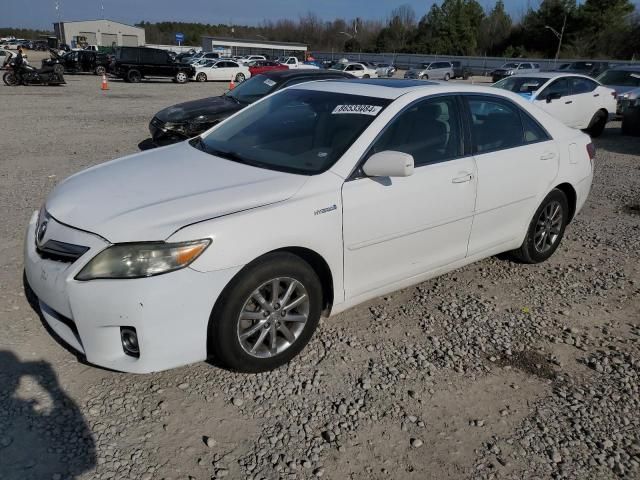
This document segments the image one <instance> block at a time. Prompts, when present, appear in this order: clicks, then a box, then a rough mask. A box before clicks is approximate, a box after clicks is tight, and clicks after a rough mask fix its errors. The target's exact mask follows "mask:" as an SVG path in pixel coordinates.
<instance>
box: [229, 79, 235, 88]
mask: <svg viewBox="0 0 640 480" xmlns="http://www.w3.org/2000/svg"><path fill="white" fill-rule="evenodd" d="M234 88H236V84H235V82H234V81H233V77H231V81H230V82H229V90H233V89H234Z"/></svg>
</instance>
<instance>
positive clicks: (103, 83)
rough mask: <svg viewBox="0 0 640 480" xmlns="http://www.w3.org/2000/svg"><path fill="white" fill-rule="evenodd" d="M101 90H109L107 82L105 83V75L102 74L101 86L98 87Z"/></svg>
mask: <svg viewBox="0 0 640 480" xmlns="http://www.w3.org/2000/svg"><path fill="white" fill-rule="evenodd" d="M100 89H101V90H109V84H108V83H107V75H106V74H103V75H102V86H101V87H100Z"/></svg>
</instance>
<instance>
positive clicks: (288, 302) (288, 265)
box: [209, 252, 322, 372]
mask: <svg viewBox="0 0 640 480" xmlns="http://www.w3.org/2000/svg"><path fill="white" fill-rule="evenodd" d="M321 310H322V286H321V284H320V280H319V279H318V276H317V275H316V273H315V272H314V270H313V269H312V268H311V266H310V265H309V264H308V263H307V262H305V261H304V260H302V259H301V258H300V257H298V256H296V255H293V254H290V253H286V252H279V253H272V254H268V255H265V256H264V257H262V258H261V259H259V260H257V261H256V262H254V263H252V264H250V265H249V266H248V267H246V268H245V269H244V270H243V271H242V272H241V273H240V274H239V275H238V276H237V277H236V278H234V279H233V280H232V281H231V282H230V283H229V285H228V286H227V288H225V290H224V292H223V293H222V294H221V295H220V297H219V298H218V301H217V303H216V306H215V307H214V310H213V312H212V314H211V320H210V322H209V351H210V352H211V353H212V354H213V355H214V356H215V357H216V358H217V359H218V360H219V361H221V362H222V363H223V364H224V365H225V366H227V367H229V368H231V369H233V370H237V371H242V372H262V371H266V370H272V369H274V368H277V367H279V366H281V365H284V364H285V363H287V362H288V361H289V360H291V359H292V358H293V357H294V356H296V355H297V354H298V353H299V352H300V351H301V350H302V349H303V348H304V346H305V345H306V344H307V343H308V342H309V340H310V339H311V336H312V335H313V332H314V331H315V329H316V326H317V325H318V321H319V319H320V314H321Z"/></svg>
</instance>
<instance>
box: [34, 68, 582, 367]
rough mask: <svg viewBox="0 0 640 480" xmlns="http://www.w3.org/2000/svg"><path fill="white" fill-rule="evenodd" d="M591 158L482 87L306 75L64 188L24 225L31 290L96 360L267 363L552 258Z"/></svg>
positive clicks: (578, 204)
mask: <svg viewBox="0 0 640 480" xmlns="http://www.w3.org/2000/svg"><path fill="white" fill-rule="evenodd" d="M593 155H594V149H593V145H592V144H591V143H590V138H589V137H588V136H587V135H585V134H583V133H582V132H580V131H578V130H574V129H571V128H568V127H566V126H565V125H563V124H562V123H561V122H559V121H557V120H555V119H554V118H552V117H550V116H549V115H547V114H546V113H545V112H543V111H542V110H540V109H538V108H535V107H533V106H532V105H531V103H530V102H528V101H526V100H525V99H523V98H521V97H519V96H517V95H515V94H513V93H511V92H507V91H503V90H499V89H495V88H491V87H479V86H474V85H463V84H455V85H449V84H437V83H433V82H425V81H414V80H408V81H407V80H404V81H403V80H396V81H394V80H380V82H379V83H376V84H372V83H371V82H368V81H359V80H352V81H321V82H308V83H302V84H298V85H294V86H292V87H290V88H287V89H284V90H281V91H279V92H276V93H274V94H273V95H269V96H266V97H264V98H263V99H261V100H259V101H257V102H255V103H254V104H252V105H251V106H249V107H247V108H245V109H243V110H241V111H239V112H238V113H236V114H235V115H234V116H232V117H230V118H228V119H227V120H225V121H223V122H221V123H219V124H218V125H216V126H214V127H212V128H211V129H210V130H208V131H207V132H206V133H204V134H202V136H200V137H196V138H194V139H192V140H189V141H185V142H181V143H178V144H175V145H172V146H169V147H165V148H161V149H158V150H149V151H146V152H142V153H137V154H134V155H131V156H129V157H125V158H122V159H119V160H115V161H112V162H107V163H104V164H101V165H97V166H94V167H92V168H90V169H88V170H85V171H83V172H80V173H77V174H76V175H74V176H72V177H70V178H68V179H67V180H65V181H63V182H62V183H60V184H59V185H58V186H57V187H56V188H55V189H54V191H53V192H52V193H51V194H50V195H49V196H48V198H47V199H46V202H45V203H44V205H43V206H42V209H41V210H40V211H39V212H34V214H33V216H32V218H31V220H30V222H29V226H28V231H27V235H26V240H25V244H24V255H25V258H24V264H25V272H26V279H27V282H28V285H30V286H31V288H32V290H33V292H35V295H36V296H37V298H38V299H39V302H40V307H41V311H42V314H43V316H44V319H45V320H46V322H47V323H48V324H49V325H50V326H51V328H52V329H53V330H54V331H55V332H56V333H57V334H58V335H59V337H61V338H62V339H63V340H64V341H65V342H67V343H68V344H69V345H70V346H71V347H73V348H74V349H75V350H77V351H78V352H80V354H82V355H84V356H85V357H86V360H87V361H89V362H91V363H93V364H97V365H101V366H103V367H106V368H110V369H115V370H123V371H127V372H137V373H144V372H152V371H158V370H164V369H168V368H172V367H177V366H179V365H184V364H188V363H191V362H197V361H201V360H205V359H206V358H207V357H208V356H215V357H216V358H217V359H218V361H219V362H222V363H224V364H225V365H227V366H228V367H230V368H232V369H235V370H239V371H247V372H257V371H264V370H268V369H272V368H275V367H278V366H280V365H282V364H284V363H285V362H287V361H289V360H290V359H291V358H293V357H294V356H295V355H296V354H297V353H298V352H300V351H301V350H302V349H303V347H304V346H305V344H306V343H307V342H308V341H309V340H310V338H311V336H312V335H313V332H314V330H315V328H316V326H317V325H318V320H319V318H320V316H321V315H326V316H329V315H335V314H337V313H339V312H342V311H344V310H346V309H348V308H350V307H353V306H354V305H358V304H360V303H362V302H365V301H367V300H370V299H372V298H374V297H377V296H379V295H384V294H387V293H389V292H392V291H394V290H398V289H400V288H404V287H407V286H410V285H413V284H417V283H419V282H422V281H424V280H427V279H429V278H432V277H435V276H438V275H441V274H443V273H445V272H448V271H450V270H453V269H456V268H460V267H462V266H464V265H466V264H469V263H471V262H475V261H478V260H480V259H482V258H485V257H489V256H491V255H496V254H498V253H501V252H508V251H510V252H512V253H513V254H514V255H515V256H516V257H517V258H519V259H520V260H522V261H524V262H529V263H536V262H542V261H544V260H546V259H548V258H549V257H550V256H551V255H552V254H553V253H554V252H555V250H556V249H557V248H558V245H559V244H560V241H561V239H562V237H563V234H564V231H565V226H566V225H567V224H568V223H569V222H570V221H571V220H572V219H573V218H574V217H575V215H576V214H577V213H578V212H579V211H580V209H581V208H582V206H583V204H584V202H585V200H586V198H587V195H588V194H589V190H590V187H591V181H592V176H593ZM381 341H383V339H381Z"/></svg>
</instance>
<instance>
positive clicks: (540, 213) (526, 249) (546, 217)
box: [510, 189, 569, 263]
mask: <svg viewBox="0 0 640 480" xmlns="http://www.w3.org/2000/svg"><path fill="white" fill-rule="evenodd" d="M556 209H558V210H556ZM556 211H557V212H558V213H557V214H554V212H556ZM554 215H555V216H554ZM558 217H559V218H558ZM568 221H569V203H568V202H567V197H566V195H565V194H564V193H563V192H562V191H560V190H558V189H554V190H552V191H551V192H550V193H549V195H547V196H546V197H545V199H544V200H543V201H542V203H541V204H540V206H539V207H538V209H537V210H536V213H535V214H534V215H533V218H532V219H531V223H529V228H528V229H527V235H526V237H525V239H524V242H522V245H521V246H520V248H519V249H518V250H514V251H512V252H510V253H511V256H512V257H513V258H514V259H515V260H518V261H520V262H523V263H540V262H544V261H545V260H547V259H548V258H549V257H551V255H553V254H554V252H555V251H556V250H557V248H558V246H559V245H560V242H561V241H562V237H563V236H564V230H565V228H566V226H567V223H568Z"/></svg>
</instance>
